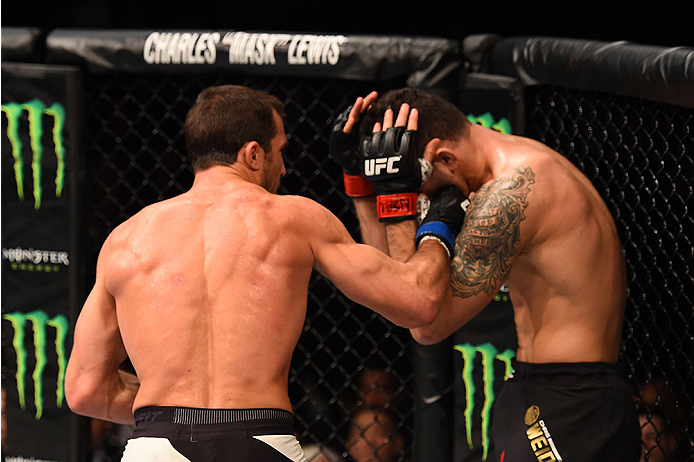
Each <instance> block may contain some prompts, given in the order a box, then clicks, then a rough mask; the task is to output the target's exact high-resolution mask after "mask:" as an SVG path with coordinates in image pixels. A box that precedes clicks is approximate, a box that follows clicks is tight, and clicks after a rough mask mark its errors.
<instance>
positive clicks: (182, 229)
mask: <svg viewBox="0 0 694 462" xmlns="http://www.w3.org/2000/svg"><path fill="white" fill-rule="evenodd" d="M275 115H276V119H277V120H276V124H279V125H278V126H279V127H281V119H279V116H278V115H277V114H275ZM256 145H257V143H256ZM285 145H286V136H285V134H284V130H283V129H279V130H278V135H277V136H276V137H275V138H274V139H273V142H272V148H271V150H270V152H269V153H265V152H264V151H263V150H262V148H261V149H260V151H258V155H260V156H261V157H262V156H265V157H266V162H264V163H261V164H260V165H261V167H260V171H259V172H257V173H253V174H251V173H252V172H251V173H249V172H248V171H247V169H246V170H244V169H243V168H241V167H238V168H235V167H234V166H235V165H237V164H234V165H232V166H231V167H228V166H215V167H212V168H210V169H208V170H204V171H201V172H198V173H197V174H196V177H195V182H194V184H193V187H192V188H191V189H190V191H188V192H186V193H184V194H182V195H180V196H178V197H175V198H172V199H169V200H166V201H162V202H160V203H157V204H154V205H151V206H149V207H146V208H145V209H143V210H142V211H141V212H140V213H138V214H136V215H135V216H134V217H132V218H131V219H129V220H128V221H126V222H125V223H123V224H122V225H120V226H119V227H118V228H116V229H115V230H114V232H113V233H111V235H110V236H109V237H108V239H107V240H106V242H105V243H104V245H103V248H102V250H101V253H100V256H99V260H98V263H97V278H96V282H95V285H94V288H93V290H92V292H91V293H90V295H89V297H88V300H87V302H86V303H85V305H84V307H83V309H82V312H81V314H80V317H79V320H78V322H77V325H76V328H75V342H74V344H75V346H74V349H73V352H72V355H71V358H70V363H69V366H68V371H67V376H66V395H67V397H68V403H69V404H70V407H71V408H72V409H73V411H75V412H78V413H80V414H84V415H89V416H93V417H97V418H101V419H104V420H111V421H115V422H123V423H132V421H133V415H132V413H133V410H134V409H137V408H140V407H143V406H150V405H156V406H188V407H199V408H280V409H286V410H289V411H291V409H292V407H291V403H290V401H289V397H288V392H287V382H288V373H289V365H290V360H291V356H292V353H293V351H294V348H295V346H296V343H297V341H298V339H299V336H300V334H301V331H302V327H303V323H304V319H305V314H306V304H307V293H308V284H309V279H310V277H311V273H312V271H313V270H314V269H316V270H318V271H319V272H321V273H322V274H324V275H325V276H327V277H328V278H330V279H331V280H332V281H333V282H334V283H335V284H336V286H337V287H338V288H339V289H340V290H341V291H343V292H344V293H345V295H347V296H348V297H350V298H352V299H353V300H354V301H356V302H357V303H361V304H363V305H365V306H368V307H370V308H372V309H373V310H375V311H377V312H378V313H380V314H382V315H383V316H385V317H386V318H388V319H389V320H391V321H392V322H394V323H396V324H399V325H401V326H404V327H418V326H424V325H427V324H428V323H430V322H431V321H432V320H433V319H434V317H435V315H436V311H437V310H438V308H439V306H440V304H441V302H442V300H443V299H444V297H445V293H446V290H447V287H446V286H447V283H446V282H445V281H446V280H447V279H448V278H449V269H448V266H449V265H448V258H447V256H446V254H445V251H444V250H443V248H442V247H441V246H440V245H438V244H436V243H432V244H431V245H429V246H427V247H426V248H422V251H421V252H418V253H417V255H414V256H413V258H411V259H409V260H408V261H407V262H406V263H401V262H397V261H395V260H392V259H390V258H388V257H387V256H386V255H385V254H384V253H382V252H381V251H379V250H377V249H374V248H372V247H370V246H366V245H363V244H357V243H355V242H354V241H353V240H352V238H351V237H350V235H349V233H348V232H347V230H346V229H345V228H344V226H343V225H342V223H341V222H340V221H339V220H338V219H337V218H336V217H335V216H334V215H332V214H331V213H330V212H329V211H328V210H327V209H325V208H324V207H322V206H321V205H319V204H317V203H315V202H313V201H311V200H309V199H306V198H302V197H298V196H280V195H276V194H273V192H275V191H276V190H277V187H278V185H279V179H280V176H281V174H283V173H284V171H285V170H284V164H283V162H282V156H281V150H282V148H283V147H284V146H285ZM241 156H242V153H240V154H239V157H241ZM238 162H241V161H238ZM238 162H237V163H238ZM253 175H255V176H253ZM256 179H257V181H256ZM442 280H443V282H442ZM126 357H129V358H130V360H131V361H132V364H133V366H134V368H135V370H136V372H137V379H138V380H139V385H138V383H137V381H133V380H132V379H134V377H132V376H130V377H129V378H130V380H129V381H128V380H125V379H124V374H122V373H119V372H117V368H118V366H119V364H120V363H121V362H122V361H123V360H124V359H125V358H126Z"/></svg>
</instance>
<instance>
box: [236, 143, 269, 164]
mask: <svg viewBox="0 0 694 462" xmlns="http://www.w3.org/2000/svg"><path fill="white" fill-rule="evenodd" d="M240 154H243V158H244V160H245V161H246V165H248V168H250V169H251V170H253V171H257V170H260V167H261V165H262V164H263V162H264V156H265V152H264V151H263V148H261V147H260V145H259V144H258V142H257V141H249V142H248V143H246V144H245V145H244V146H243V147H242V148H241V153H240Z"/></svg>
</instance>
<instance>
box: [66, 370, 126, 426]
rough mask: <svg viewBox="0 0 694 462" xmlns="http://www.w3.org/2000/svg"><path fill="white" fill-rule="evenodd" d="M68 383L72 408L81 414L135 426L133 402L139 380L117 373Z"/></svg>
mask: <svg viewBox="0 0 694 462" xmlns="http://www.w3.org/2000/svg"><path fill="white" fill-rule="evenodd" d="M80 375H81V377H80V378H79V380H77V381H75V380H71V381H70V382H69V383H66V385H69V386H66V392H67V393H66V394H67V397H68V404H69V406H70V409H71V410H72V411H73V412H75V413H77V414H80V415H84V416H87V417H93V418H96V419H100V420H107V421H110V422H116V423H120V424H128V425H130V424H133V423H134V422H135V421H134V417H133V403H134V401H135V396H136V395H137V391H138V390H139V381H138V380H137V377H136V376H134V375H132V374H128V373H126V372H123V371H117V372H114V373H113V374H111V375H109V376H108V377H106V378H104V377H103V376H101V377H100V378H99V377H91V378H90V377H87V373H84V372H83V373H82V374H80Z"/></svg>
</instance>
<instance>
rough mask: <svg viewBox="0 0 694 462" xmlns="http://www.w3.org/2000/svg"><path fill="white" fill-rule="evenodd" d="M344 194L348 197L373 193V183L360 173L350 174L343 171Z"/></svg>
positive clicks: (366, 195) (365, 195)
mask: <svg viewBox="0 0 694 462" xmlns="http://www.w3.org/2000/svg"><path fill="white" fill-rule="evenodd" d="M342 178H343V179H344V182H345V194H347V195H348V196H349V197H368V196H372V195H373V194H374V187H373V185H372V184H371V183H370V182H369V180H367V179H366V178H364V176H363V175H362V174H358V175H350V174H349V173H347V172H343V175H342Z"/></svg>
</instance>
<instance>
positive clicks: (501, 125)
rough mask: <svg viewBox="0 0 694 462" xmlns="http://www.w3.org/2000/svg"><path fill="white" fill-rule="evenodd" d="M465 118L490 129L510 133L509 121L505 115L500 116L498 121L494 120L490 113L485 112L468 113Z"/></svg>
mask: <svg viewBox="0 0 694 462" xmlns="http://www.w3.org/2000/svg"><path fill="white" fill-rule="evenodd" d="M467 119H468V120H469V121H470V122H472V123H473V124H479V125H482V126H483V127H484V128H491V129H492V130H496V131H497V132H501V133H506V134H507V135H510V134H511V122H509V121H508V119H507V118H506V117H502V118H501V119H499V120H498V121H495V120H494V117H493V116H492V115H491V114H490V113H488V112H485V113H484V114H482V115H481V116H474V115H472V114H468V116H467Z"/></svg>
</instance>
